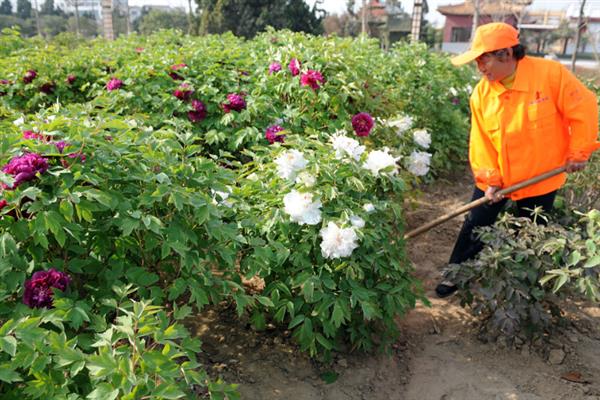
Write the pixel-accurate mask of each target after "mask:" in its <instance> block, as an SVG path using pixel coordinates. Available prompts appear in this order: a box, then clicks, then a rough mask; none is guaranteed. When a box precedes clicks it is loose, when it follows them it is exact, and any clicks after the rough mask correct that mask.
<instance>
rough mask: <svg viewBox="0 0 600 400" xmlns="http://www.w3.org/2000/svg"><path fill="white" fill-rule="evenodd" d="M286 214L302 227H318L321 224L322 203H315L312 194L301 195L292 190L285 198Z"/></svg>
mask: <svg viewBox="0 0 600 400" xmlns="http://www.w3.org/2000/svg"><path fill="white" fill-rule="evenodd" d="M283 204H284V206H285V208H284V210H285V212H286V213H287V214H288V215H289V216H290V217H291V219H292V221H294V222H297V223H299V224H300V225H304V224H307V225H316V224H318V223H319V222H321V202H320V201H318V200H317V201H315V202H313V194H312V193H300V192H298V191H297V190H292V191H291V192H290V193H288V194H286V195H285V196H284V197H283Z"/></svg>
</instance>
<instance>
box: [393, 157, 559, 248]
mask: <svg viewBox="0 0 600 400" xmlns="http://www.w3.org/2000/svg"><path fill="white" fill-rule="evenodd" d="M565 169H566V166H562V167H560V168H556V169H553V170H551V171H548V172H544V173H543V174H541V175H538V176H534V177H533V178H530V179H527V180H525V181H523V182H519V183H516V184H514V185H512V186H509V187H507V188H505V189H501V190H499V191H498V194H499V195H501V196H505V195H507V194H509V193H512V192H514V191H517V190H519V189H522V188H524V187H526V186H529V185H533V184H534V183H538V182H541V181H543V180H546V179H548V178H551V177H553V176H555V175H558V174H560V173H563V172H565ZM488 202H489V200H488V199H487V198H485V197H482V198H479V199H477V200H474V201H472V202H470V203H468V204H465V205H464V206H462V207H459V208H457V209H456V210H453V211H451V212H449V213H448V214H445V215H442V216H441V217H439V218H436V219H434V220H433V221H430V222H428V223H426V224H425V225H422V226H420V227H418V228H416V229H413V230H412V231H410V232H408V233H406V234H405V235H404V240H406V239H410V238H413V237H415V236H418V235H420V234H421V233H423V232H427V231H428V230H430V229H431V228H433V227H434V226H438V225H439V224H441V223H444V222H446V221H448V220H449V219H452V218H454V217H456V216H458V215H460V214H462V213H465V212H467V211H469V210H471V209H473V208H475V207H479V206H480V205H483V204H485V203H488Z"/></svg>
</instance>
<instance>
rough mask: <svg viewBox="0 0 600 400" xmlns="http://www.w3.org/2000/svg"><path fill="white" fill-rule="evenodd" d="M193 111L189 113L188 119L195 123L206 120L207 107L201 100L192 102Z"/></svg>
mask: <svg viewBox="0 0 600 400" xmlns="http://www.w3.org/2000/svg"><path fill="white" fill-rule="evenodd" d="M192 107H193V108H194V110H193V111H188V119H189V120H190V121H192V122H193V123H196V122H200V121H202V120H203V119H204V118H206V106H205V105H204V103H203V102H201V101H200V100H192Z"/></svg>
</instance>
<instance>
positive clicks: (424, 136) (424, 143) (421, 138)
mask: <svg viewBox="0 0 600 400" xmlns="http://www.w3.org/2000/svg"><path fill="white" fill-rule="evenodd" d="M413 139H414V141H415V143H416V144H418V145H419V146H421V147H422V148H424V149H428V148H429V145H431V135H430V134H429V132H427V130H425V129H418V130H416V131H414V132H413Z"/></svg>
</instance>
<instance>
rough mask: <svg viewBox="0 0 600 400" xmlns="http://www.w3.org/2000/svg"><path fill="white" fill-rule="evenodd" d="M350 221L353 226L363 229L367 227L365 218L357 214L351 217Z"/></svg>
mask: <svg viewBox="0 0 600 400" xmlns="http://www.w3.org/2000/svg"><path fill="white" fill-rule="evenodd" d="M350 223H351V224H352V226H353V227H355V228H358V229H361V228H364V227H365V220H364V219H362V218H361V217H359V216H357V215H353V216H351V217H350Z"/></svg>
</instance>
